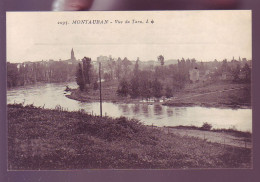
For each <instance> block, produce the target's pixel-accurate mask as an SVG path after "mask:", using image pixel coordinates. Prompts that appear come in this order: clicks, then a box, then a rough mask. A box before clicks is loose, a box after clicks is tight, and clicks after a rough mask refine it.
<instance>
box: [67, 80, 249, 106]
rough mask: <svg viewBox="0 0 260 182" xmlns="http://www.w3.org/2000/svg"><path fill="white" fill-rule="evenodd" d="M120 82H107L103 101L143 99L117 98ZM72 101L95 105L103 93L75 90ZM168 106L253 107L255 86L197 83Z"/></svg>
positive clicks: (189, 86)
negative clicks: (252, 96) (252, 87)
mask: <svg viewBox="0 0 260 182" xmlns="http://www.w3.org/2000/svg"><path fill="white" fill-rule="evenodd" d="M117 87H118V83H117V82H116V81H115V80H114V81H110V82H104V83H103V85H102V98H103V100H104V101H109V102H124V103H134V102H139V100H140V98H139V99H131V98H129V97H120V96H117V93H116V90H117ZM67 97H68V98H70V99H74V100H78V101H84V102H91V101H98V100H99V90H93V89H89V90H88V92H81V91H80V90H79V89H73V90H71V94H70V95H67ZM163 104H164V105H168V106H177V107H186V106H202V107H223V108H251V85H250V84H237V83H230V82H217V83H211V82H209V83H194V84H187V85H186V86H185V88H184V89H183V90H181V91H178V92H175V93H174V97H173V98H171V99H170V100H167V101H166V102H164V103H163Z"/></svg>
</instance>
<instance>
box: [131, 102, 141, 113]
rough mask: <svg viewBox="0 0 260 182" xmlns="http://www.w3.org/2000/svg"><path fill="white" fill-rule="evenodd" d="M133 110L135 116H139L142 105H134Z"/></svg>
mask: <svg viewBox="0 0 260 182" xmlns="http://www.w3.org/2000/svg"><path fill="white" fill-rule="evenodd" d="M131 109H132V111H133V113H134V114H139V113H140V105H139V104H135V105H132V106H131Z"/></svg>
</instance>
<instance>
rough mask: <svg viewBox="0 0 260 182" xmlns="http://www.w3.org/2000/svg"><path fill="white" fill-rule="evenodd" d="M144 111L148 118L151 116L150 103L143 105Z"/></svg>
mask: <svg viewBox="0 0 260 182" xmlns="http://www.w3.org/2000/svg"><path fill="white" fill-rule="evenodd" d="M142 112H143V114H144V116H145V117H146V118H148V117H150V114H151V111H150V108H149V106H148V104H143V105H142Z"/></svg>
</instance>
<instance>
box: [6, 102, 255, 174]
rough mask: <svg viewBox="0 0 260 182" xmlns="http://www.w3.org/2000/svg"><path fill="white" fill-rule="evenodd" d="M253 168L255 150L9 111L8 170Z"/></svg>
mask: <svg viewBox="0 0 260 182" xmlns="http://www.w3.org/2000/svg"><path fill="white" fill-rule="evenodd" d="M17 118H19V119H17ZM250 167H252V166H251V149H245V148H238V147H229V146H227V145H226V146H225V147H223V145H222V144H217V143H210V142H207V141H205V140H201V139H198V138H193V137H187V136H180V135H175V134H173V133H169V134H167V133H165V132H164V131H163V130H161V128H160V129H159V128H152V127H149V126H145V125H142V124H141V123H140V122H138V121H137V120H130V119H127V118H124V117H121V118H110V117H99V116H92V115H89V114H86V113H83V112H67V111H57V110H47V109H41V108H36V107H23V106H20V105H19V106H18V105H15V106H13V105H8V169H9V170H53V169H58V170H62V169H67V170H68V169H74V170H75V169H111V168H113V169H158V168H159V169H187V168H200V169H201V168H250Z"/></svg>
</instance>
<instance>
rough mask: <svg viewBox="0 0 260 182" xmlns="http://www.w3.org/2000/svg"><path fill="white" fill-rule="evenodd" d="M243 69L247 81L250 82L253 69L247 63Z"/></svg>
mask: <svg viewBox="0 0 260 182" xmlns="http://www.w3.org/2000/svg"><path fill="white" fill-rule="evenodd" d="M242 71H243V72H244V73H245V81H247V82H250V81H251V69H250V67H249V65H248V64H247V63H246V64H245V66H244V67H243V69H242Z"/></svg>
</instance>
